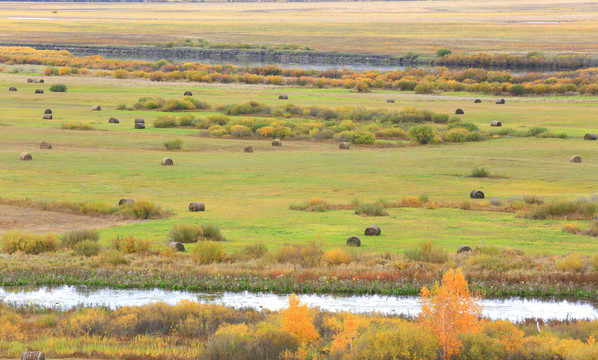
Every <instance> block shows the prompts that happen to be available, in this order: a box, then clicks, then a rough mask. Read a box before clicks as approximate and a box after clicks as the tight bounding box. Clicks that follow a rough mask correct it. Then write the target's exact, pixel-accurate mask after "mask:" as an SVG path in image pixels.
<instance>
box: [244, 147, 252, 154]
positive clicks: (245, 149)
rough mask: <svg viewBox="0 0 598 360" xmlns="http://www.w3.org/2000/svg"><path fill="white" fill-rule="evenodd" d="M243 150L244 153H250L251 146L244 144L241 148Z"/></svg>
mask: <svg viewBox="0 0 598 360" xmlns="http://www.w3.org/2000/svg"><path fill="white" fill-rule="evenodd" d="M243 151H244V152H246V153H252V152H253V148H252V147H251V146H245V148H243Z"/></svg>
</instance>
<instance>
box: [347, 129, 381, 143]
mask: <svg viewBox="0 0 598 360" xmlns="http://www.w3.org/2000/svg"><path fill="white" fill-rule="evenodd" d="M351 142H352V143H353V144H364V145H373V144H374V143H375V142H376V135H374V134H373V133H371V132H369V131H360V132H358V133H356V134H354V135H353V136H352V137H351Z"/></svg>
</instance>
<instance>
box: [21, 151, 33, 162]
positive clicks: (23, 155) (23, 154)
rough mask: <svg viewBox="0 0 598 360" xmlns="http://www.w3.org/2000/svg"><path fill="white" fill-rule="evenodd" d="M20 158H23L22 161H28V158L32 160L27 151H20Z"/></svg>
mask: <svg viewBox="0 0 598 360" xmlns="http://www.w3.org/2000/svg"><path fill="white" fill-rule="evenodd" d="M21 160H23V161H29V160H33V157H32V156H31V154H30V153H28V152H22V153H21Z"/></svg>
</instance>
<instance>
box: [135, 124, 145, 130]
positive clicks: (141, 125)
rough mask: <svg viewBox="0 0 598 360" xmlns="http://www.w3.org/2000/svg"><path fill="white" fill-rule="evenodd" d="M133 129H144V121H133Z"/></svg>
mask: <svg viewBox="0 0 598 360" xmlns="http://www.w3.org/2000/svg"><path fill="white" fill-rule="evenodd" d="M135 129H145V124H144V123H135Z"/></svg>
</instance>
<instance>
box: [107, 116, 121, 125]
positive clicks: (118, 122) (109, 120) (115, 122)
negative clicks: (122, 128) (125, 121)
mask: <svg viewBox="0 0 598 360" xmlns="http://www.w3.org/2000/svg"><path fill="white" fill-rule="evenodd" d="M108 123H109V124H120V121H118V119H117V118H113V117H111V118H110V119H108Z"/></svg>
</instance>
